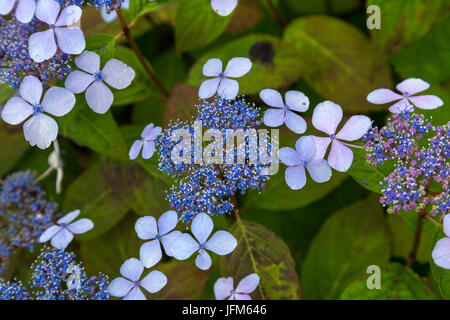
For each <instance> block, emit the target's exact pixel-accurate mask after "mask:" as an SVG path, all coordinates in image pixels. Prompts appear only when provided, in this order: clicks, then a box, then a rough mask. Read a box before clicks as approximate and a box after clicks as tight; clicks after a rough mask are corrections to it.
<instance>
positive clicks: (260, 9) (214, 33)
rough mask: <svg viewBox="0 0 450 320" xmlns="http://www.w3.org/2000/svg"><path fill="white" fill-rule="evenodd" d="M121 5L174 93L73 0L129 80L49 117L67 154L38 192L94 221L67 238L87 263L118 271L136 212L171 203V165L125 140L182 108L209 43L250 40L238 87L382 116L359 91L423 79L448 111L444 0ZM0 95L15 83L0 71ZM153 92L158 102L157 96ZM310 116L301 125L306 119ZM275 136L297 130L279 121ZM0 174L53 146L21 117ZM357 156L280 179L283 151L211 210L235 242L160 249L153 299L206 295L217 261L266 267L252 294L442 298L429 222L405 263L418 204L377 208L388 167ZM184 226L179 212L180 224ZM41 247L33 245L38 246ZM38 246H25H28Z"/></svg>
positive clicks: (113, 30)
mask: <svg viewBox="0 0 450 320" xmlns="http://www.w3.org/2000/svg"><path fill="white" fill-rule="evenodd" d="M130 2H131V3H130V10H129V11H124V16H125V18H126V19H127V22H128V23H129V24H130V26H132V28H131V33H132V35H133V37H134V38H135V39H136V41H137V43H138V45H139V47H140V48H141V50H142V51H143V53H144V55H145V57H146V58H147V59H148V61H149V63H150V64H151V66H152V68H153V70H154V72H155V73H156V74H157V75H158V77H159V78H160V80H161V82H162V83H163V85H164V86H165V87H166V88H167V90H169V92H170V96H169V98H168V99H167V101H165V99H164V97H162V95H161V93H160V92H159V91H158V90H157V88H156V86H155V85H154V83H153V82H152V81H151V79H150V78H149V77H148V75H147V73H146V72H145V71H144V69H143V67H142V66H141V64H140V63H139V61H138V60H137V58H136V57H135V55H134V53H133V52H132V51H131V49H130V48H129V47H128V46H127V42H126V41H125V39H124V37H123V34H121V28H120V24H119V23H118V21H117V20H116V21H114V22H113V23H110V24H106V23H104V22H102V20H101V19H100V17H99V14H98V12H97V11H96V10H95V9H93V8H88V9H85V10H84V13H83V20H82V28H83V30H84V32H85V35H86V37H87V47H86V49H87V50H93V51H96V52H98V53H99V54H100V55H101V56H102V61H107V59H109V58H111V57H117V58H119V59H120V60H123V61H124V62H126V63H127V64H128V65H130V66H132V67H133V68H134V69H135V70H136V80H135V82H134V83H133V85H132V86H130V87H128V88H127V89H125V90H121V91H118V92H116V93H115V101H114V107H113V108H112V109H111V111H110V112H108V113H107V114H105V115H99V114H96V113H94V112H92V111H91V110H90V109H89V108H88V107H87V106H86V105H85V102H84V101H83V100H84V99H78V102H77V106H76V107H75V108H74V110H73V111H72V112H71V113H69V114H68V115H67V116H65V117H62V118H61V119H59V120H58V121H59V127H60V134H61V135H62V137H60V138H59V142H60V145H61V149H62V151H63V154H62V157H63V160H64V164H65V167H64V171H65V177H64V183H63V193H62V194H60V195H58V194H56V190H55V185H54V180H53V179H52V177H54V176H51V177H50V178H47V179H46V180H44V182H43V186H44V187H45V189H46V191H47V193H48V194H49V197H50V198H51V199H52V200H53V201H55V202H57V203H58V204H59V207H60V208H61V209H63V210H65V211H69V210H73V209H78V208H79V209H81V210H82V212H83V215H84V216H85V217H88V218H90V219H92V220H93V222H94V224H95V226H96V227H95V228H94V229H93V230H92V231H90V232H89V233H87V234H85V235H82V236H80V237H79V238H78V239H77V241H76V242H74V243H73V244H71V249H73V250H74V251H75V252H76V253H77V256H78V258H79V259H80V260H82V261H83V263H84V265H85V267H86V270H87V272H88V273H90V274H94V273H97V272H103V273H106V274H108V275H109V276H110V279H112V278H114V277H116V276H118V272H119V268H120V265H121V264H122V262H123V261H124V260H125V259H127V258H129V257H133V256H138V248H139V245H140V243H141V240H139V239H138V238H137V236H136V234H135V232H134V223H135V221H136V219H137V218H138V217H139V216H143V215H153V216H155V217H157V216H159V215H161V214H162V213H163V212H164V211H165V210H167V209H169V205H168V203H167V201H166V200H165V199H164V190H166V189H167V187H168V186H169V185H170V181H169V180H168V178H167V176H165V175H163V174H162V173H160V172H159V171H158V170H157V165H156V164H157V162H156V161H157V159H156V158H157V157H156V156H155V157H153V158H152V159H150V160H147V161H144V160H142V159H141V160H137V161H136V162H130V161H129V160H128V148H129V146H130V145H131V143H132V141H133V140H134V139H135V138H136V137H138V136H139V134H140V131H141V130H142V128H143V126H144V125H145V124H147V123H149V122H153V123H155V124H156V125H160V126H164V125H167V123H168V122H169V121H170V119H173V120H175V119H177V118H180V119H187V118H189V117H190V116H191V115H192V114H193V112H194V110H195V109H194V107H193V104H194V103H196V101H197V88H198V86H199V84H200V83H201V81H202V80H204V78H203V76H202V73H201V68H202V66H203V64H204V63H205V61H206V60H208V59H209V58H221V59H222V60H224V61H226V60H228V59H230V58H232V57H236V56H245V57H249V58H250V59H251V60H252V62H253V67H252V71H251V72H250V73H249V74H248V75H247V76H245V77H243V78H242V79H240V80H239V84H240V93H241V94H245V95H246V96H247V97H248V99H249V100H250V101H255V102H256V103H257V104H258V105H261V101H260V100H259V98H258V95H257V94H258V93H259V91H260V90H262V89H265V88H268V87H270V88H275V89H281V90H282V91H286V90H289V89H296V90H301V91H303V92H304V93H305V94H306V95H307V96H309V97H310V100H311V107H310V110H308V112H307V113H306V118H307V120H309V123H310V118H311V115H312V109H313V107H314V106H315V105H316V104H317V103H318V102H320V101H323V100H332V101H335V102H336V103H338V104H340V105H341V106H342V107H343V109H344V111H345V114H346V115H351V114H353V113H363V114H367V115H369V116H370V117H371V118H372V119H374V120H375V124H377V125H382V124H383V123H384V120H385V118H386V116H387V112H386V109H385V108H383V107H380V106H376V105H370V104H368V103H367V102H366V99H365V97H366V96H367V94H368V93H369V92H370V91H372V90H374V89H376V88H380V87H386V88H392V86H393V84H394V83H397V82H398V81H399V80H401V79H404V78H408V77H419V78H422V79H424V80H425V81H427V82H429V83H430V84H431V89H430V90H429V91H428V92H429V93H430V94H436V95H438V96H440V97H441V98H442V100H443V101H444V107H442V108H440V109H438V110H436V111H426V110H425V111H424V110H418V111H419V112H424V113H425V114H426V115H427V116H430V115H431V114H432V115H433V119H434V123H435V124H442V123H445V122H447V121H448V119H449V112H450V111H449V108H448V106H446V104H448V103H450V96H449V95H450V93H449V91H450V57H449V54H448V53H449V49H450V47H449V46H450V44H449V41H448V39H449V36H450V16H449V12H450V2H449V1H448V0H368V1H367V2H365V1H362V0H303V1H298V0H278V1H273V3H274V5H275V7H276V8H277V11H278V12H279V15H280V17H281V20H280V17H277V16H276V15H274V12H273V11H272V10H271V6H270V3H269V2H268V1H267V0H239V5H238V6H237V8H236V10H235V11H234V12H233V14H232V15H231V16H229V17H225V18H224V17H220V16H218V15H216V14H215V13H214V12H213V11H212V10H211V7H210V3H209V2H210V1H209V0H160V1H156V2H154V3H149V2H147V1H146V0H131V1H130ZM372 4H375V5H378V6H379V7H380V9H381V29H380V30H376V29H375V30H368V29H367V27H366V18H367V15H366V12H365V11H366V7H367V6H368V5H372ZM0 90H1V91H0V103H4V102H5V101H6V100H7V99H8V98H9V97H10V96H11V95H12V94H13V91H12V90H11V89H9V88H8V87H6V86H5V85H2V86H1V87H0ZM163 101H164V102H163ZM308 127H309V130H311V129H310V128H312V126H311V125H310V126H308ZM280 137H281V141H280V145H281V146H289V145H293V143H294V142H295V140H296V139H297V138H298V136H296V135H295V134H294V133H292V132H289V131H288V130H281V132H280ZM0 150H1V151H0V175H1V176H2V177H4V176H5V175H6V174H8V173H10V172H13V171H17V170H24V169H30V170H34V171H36V172H38V173H42V172H44V171H45V170H46V168H47V157H48V155H49V153H50V152H51V150H44V151H41V150H38V149H35V148H31V147H29V146H28V144H27V143H26V141H25V140H24V139H23V135H22V132H21V130H20V127H11V126H7V125H5V124H4V123H0ZM354 156H355V159H354V163H353V166H352V168H351V169H350V170H349V171H348V172H347V173H345V174H339V173H336V174H334V175H333V177H332V179H331V181H329V182H327V183H324V184H317V183H315V182H313V181H309V182H308V185H307V186H306V187H305V188H304V189H302V190H299V191H292V190H290V189H289V188H288V187H287V186H286V184H285V182H284V166H281V168H280V171H279V173H278V174H277V175H276V176H273V177H272V178H271V180H270V181H269V182H268V183H267V187H266V188H265V189H264V190H263V191H262V192H261V193H257V192H250V193H248V194H247V195H245V196H240V197H239V198H238V200H239V206H240V208H241V217H242V219H243V220H242V221H241V222H235V220H234V218H233V217H231V216H230V217H228V216H227V217H225V216H222V217H217V218H215V224H216V225H217V227H220V228H224V229H227V230H229V231H230V232H232V233H233V234H234V235H235V236H236V237H237V238H238V239H239V245H238V247H237V249H236V250H235V252H233V253H232V254H230V255H229V256H226V257H224V258H219V257H217V256H215V257H214V258H213V267H212V268H211V270H209V271H207V272H205V271H200V270H198V269H197V268H195V267H194V266H193V264H192V261H188V262H186V261H169V260H167V261H164V262H163V264H162V265H160V266H159V269H160V270H161V271H163V272H164V273H165V274H166V275H167V276H168V278H169V282H168V284H167V286H166V287H165V288H164V289H163V290H162V291H161V292H160V293H158V294H157V295H156V298H158V299H196V298H203V299H211V298H213V291H212V287H213V284H214V282H215V280H216V279H217V278H218V277H219V276H233V277H235V280H236V281H238V280H240V278H242V277H243V276H245V275H247V274H248V273H251V272H257V273H258V274H259V275H260V276H261V284H260V287H259V289H257V291H256V292H255V298H266V299H299V298H304V299H339V298H343V299H355V298H356V299H411V298H418V299H428V298H431V299H436V298H437V299H439V298H450V275H449V273H448V271H445V270H443V269H440V268H438V267H436V266H435V265H434V264H433V263H432V262H431V267H430V264H429V261H430V248H432V247H431V245H432V243H435V242H436V241H437V240H438V239H439V238H440V237H442V236H439V235H438V234H435V233H436V230H435V229H436V227H435V226H434V225H432V224H431V223H430V222H428V221H425V226H424V233H423V237H422V241H421V244H420V247H419V250H418V256H417V260H416V262H415V264H414V265H413V266H412V268H410V269H407V270H406V271H404V270H403V269H402V264H404V262H405V260H406V259H407V256H408V252H409V250H410V249H411V246H412V239H413V236H414V230H415V224H416V222H417V218H416V215H415V214H413V213H412V212H410V213H402V214H400V215H398V216H391V215H389V216H388V215H387V213H386V212H385V211H384V210H383V208H382V206H381V205H380V204H379V202H378V195H377V193H379V192H380V185H379V181H382V179H383V177H384V176H385V175H386V174H387V173H388V172H387V171H382V170H380V169H379V168H371V167H369V166H367V165H366V164H365V158H364V156H365V154H364V152H362V151H359V150H355V151H354ZM179 228H180V229H183V228H184V226H181V227H179ZM35 254H37V252H35ZM35 254H34V255H35ZM34 255H33V254H30V253H29V252H26V251H21V252H19V253H18V254H17V255H15V256H14V261H13V263H11V265H10V267H9V269H8V270H7V272H6V273H5V275H6V278H7V279H8V278H12V277H14V276H17V277H19V278H20V279H26V278H27V275H28V272H29V271H28V266H29V264H30V262H31V261H32V260H33V256H34ZM374 264H375V265H379V266H380V267H381V268H382V290H368V289H367V287H366V285H365V282H366V278H367V274H366V269H367V267H368V266H369V265H374Z"/></svg>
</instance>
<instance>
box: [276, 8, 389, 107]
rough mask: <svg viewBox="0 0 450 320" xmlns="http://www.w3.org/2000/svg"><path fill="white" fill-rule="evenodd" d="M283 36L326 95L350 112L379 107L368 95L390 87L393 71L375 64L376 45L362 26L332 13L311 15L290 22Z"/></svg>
mask: <svg viewBox="0 0 450 320" xmlns="http://www.w3.org/2000/svg"><path fill="white" fill-rule="evenodd" d="M324 26H326V28H325V27H324ZM284 39H285V41H286V42H287V43H288V44H289V45H290V46H291V47H292V49H293V50H295V52H296V56H297V60H299V61H302V64H304V65H307V69H306V70H305V80H306V82H307V83H308V84H309V85H310V86H311V87H312V88H313V89H314V90H315V91H317V92H318V93H319V94H320V95H321V96H322V97H323V98H325V99H329V100H332V101H334V102H336V103H338V104H340V105H341V106H342V108H343V109H344V110H347V111H350V112H356V111H367V110H369V109H374V108H379V107H376V106H374V105H371V104H369V103H368V102H367V101H366V97H367V94H369V92H371V91H372V90H374V89H377V88H390V87H391V85H392V81H391V77H390V70H389V68H388V65H387V64H386V63H383V64H380V65H378V66H377V67H375V62H376V56H375V52H374V50H375V48H374V46H373V45H372V43H371V42H370V41H369V39H368V38H367V37H366V36H365V35H364V34H363V33H362V32H361V31H360V30H359V29H357V28H356V27H354V26H352V25H350V24H349V23H347V22H345V21H343V20H339V19H336V18H332V17H329V16H309V17H305V18H299V19H296V20H294V21H293V22H291V23H290V25H289V26H288V27H287V28H286V30H285V33H284ZM344 44H345V45H344Z"/></svg>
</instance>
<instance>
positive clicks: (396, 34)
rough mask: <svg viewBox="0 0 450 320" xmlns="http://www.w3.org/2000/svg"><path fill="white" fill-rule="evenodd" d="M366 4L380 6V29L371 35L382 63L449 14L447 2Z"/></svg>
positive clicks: (380, 1) (405, 0)
mask: <svg viewBox="0 0 450 320" xmlns="http://www.w3.org/2000/svg"><path fill="white" fill-rule="evenodd" d="M367 5H368V6H369V5H377V6H379V7H380V11H381V29H373V30H370V32H371V35H372V38H373V42H374V43H375V45H376V55H377V57H378V59H380V60H382V61H385V60H386V59H387V58H389V57H390V56H391V55H393V54H394V53H396V52H398V51H400V50H401V49H403V48H405V47H406V46H407V45H408V44H410V43H412V42H414V41H415V40H417V39H419V38H420V37H422V36H424V35H425V34H426V33H427V32H428V31H430V30H431V29H432V28H433V27H434V26H435V25H437V24H438V23H439V22H440V21H443V20H444V19H445V18H446V17H447V16H448V14H449V12H450V3H449V2H448V0H368V1H367ZM422 50H423V48H421V51H422ZM424 51H426V52H430V51H429V50H424Z"/></svg>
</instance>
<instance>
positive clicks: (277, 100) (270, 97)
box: [259, 89, 284, 109]
mask: <svg viewBox="0 0 450 320" xmlns="http://www.w3.org/2000/svg"><path fill="white" fill-rule="evenodd" d="M259 97H260V98H261V100H262V101H264V103H265V104H267V105H268V106H271V107H275V108H282V109H284V102H283V98H282V97H281V94H280V93H279V92H278V91H277V90H274V89H264V90H261V92H260V93H259Z"/></svg>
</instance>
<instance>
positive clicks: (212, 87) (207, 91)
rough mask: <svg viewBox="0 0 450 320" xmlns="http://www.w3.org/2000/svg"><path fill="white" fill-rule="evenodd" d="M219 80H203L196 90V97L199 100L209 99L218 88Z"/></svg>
mask: <svg viewBox="0 0 450 320" xmlns="http://www.w3.org/2000/svg"><path fill="white" fill-rule="evenodd" d="M220 80H222V79H221V78H214V79H209V80H205V81H203V82H202V84H201V85H200V89H199V90H198V96H199V98H200V99H208V98H211V97H212V96H213V95H214V94H215V93H216V92H217V89H218V88H219V84H220Z"/></svg>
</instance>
